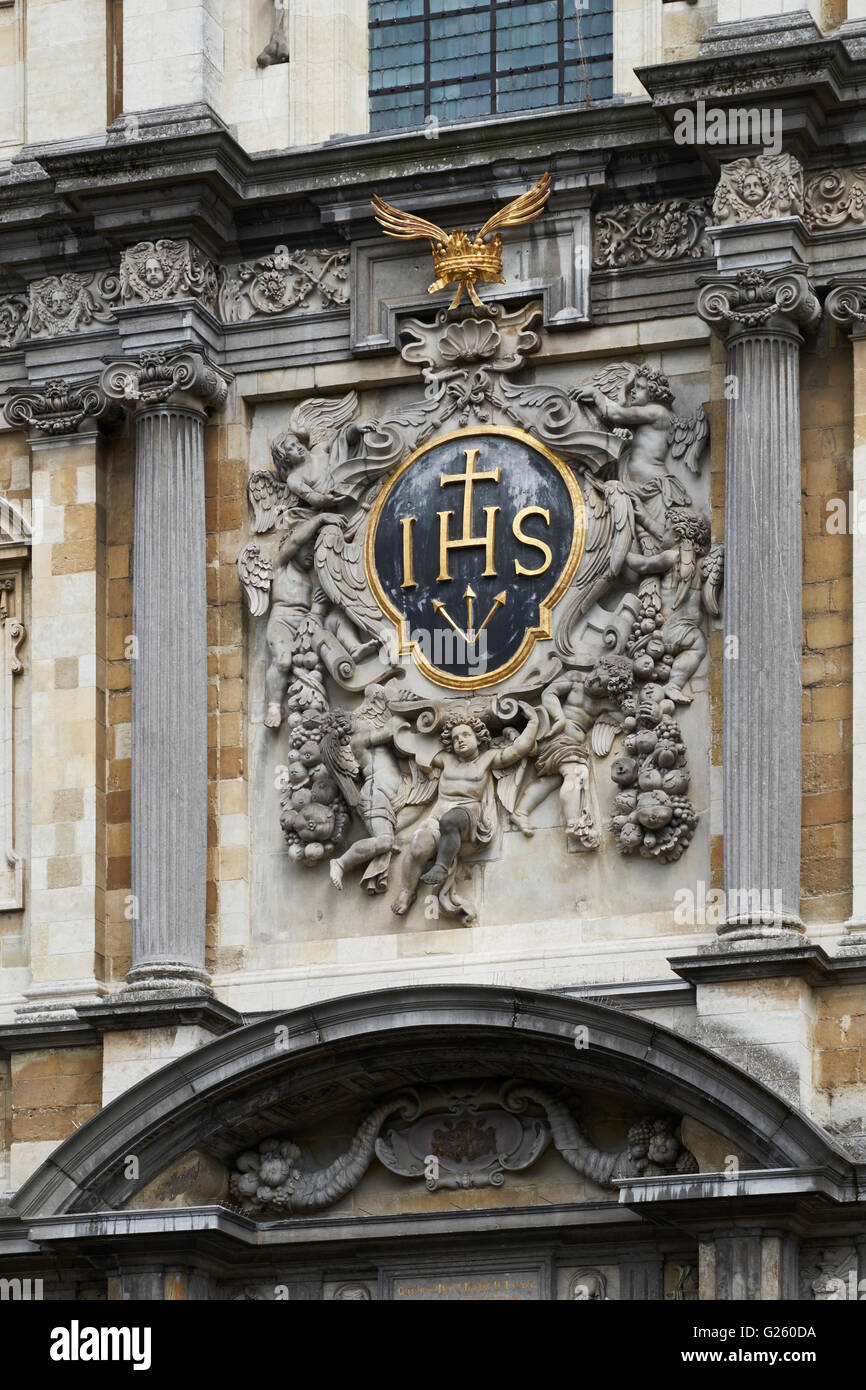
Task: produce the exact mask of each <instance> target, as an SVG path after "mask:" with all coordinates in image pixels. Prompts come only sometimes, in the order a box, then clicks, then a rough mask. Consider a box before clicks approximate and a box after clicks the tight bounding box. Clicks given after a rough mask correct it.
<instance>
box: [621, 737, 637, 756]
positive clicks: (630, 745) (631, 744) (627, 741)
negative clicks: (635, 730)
mask: <svg viewBox="0 0 866 1390" xmlns="http://www.w3.org/2000/svg"><path fill="white" fill-rule="evenodd" d="M622 746H623V748H624V749H625V751H626V752H627V753H636V752H637V743H636V741H635V736H634V734H626V736H625V738H624V739H623V741H622Z"/></svg>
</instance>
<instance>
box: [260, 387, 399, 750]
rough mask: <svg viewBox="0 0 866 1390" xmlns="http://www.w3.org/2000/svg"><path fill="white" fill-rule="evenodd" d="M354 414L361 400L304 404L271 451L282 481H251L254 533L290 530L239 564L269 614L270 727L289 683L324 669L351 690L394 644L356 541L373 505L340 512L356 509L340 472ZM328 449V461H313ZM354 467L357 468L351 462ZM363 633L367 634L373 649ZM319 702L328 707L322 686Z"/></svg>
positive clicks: (271, 476) (265, 475)
mask: <svg viewBox="0 0 866 1390" xmlns="http://www.w3.org/2000/svg"><path fill="white" fill-rule="evenodd" d="M357 405H358V400H357V396H356V395H355V394H354V392H350V394H349V395H348V396H345V397H344V398H343V399H342V400H341V401H337V402H331V401H327V400H316V399H313V400H307V401H304V402H303V403H302V404H301V405H300V406H298V407H297V409H296V410H295V411H294V413H293V415H292V419H291V427H290V430H289V431H288V432H287V433H286V434H284V435H281V436H280V437H279V438H278V439H277V440H276V441H275V442H274V445H273V447H272V454H273V458H274V463H275V467H276V472H274V473H271V472H267V471H265V470H262V471H261V472H258V473H254V474H253V475H252V477H251V478H250V481H249V484H248V489H247V492H248V496H249V501H250V506H251V509H252V512H253V518H254V522H253V529H254V530H255V531H256V532H257V533H260V534H261V533H263V532H268V531H272V530H274V529H277V528H279V529H283V530H285V534H284V536H283V539H282V540H281V542H280V544H279V547H278V548H277V551H276V554H275V555H274V557H273V558H270V557H268V556H266V555H263V554H262V550H261V548H260V546H259V545H258V543H257V542H256V541H250V542H249V543H248V544H247V545H245V546H244V548H243V550H242V551H241V552H240V554H239V555H238V560H237V566H238V575H239V577H240V581H241V584H242V585H243V588H244V592H245V593H246V596H247V600H248V602H249V607H250V612H251V614H252V615H253V617H263V616H264V615H265V614H266V613H268V610H269V609H270V614H269V617H268V628H267V642H268V652H269V658H270V659H269V665H268V672H267V678H266V685H267V699H268V711H267V716H266V718H265V723H266V725H267V726H268V727H269V728H278V727H279V725H280V723H281V722H282V718H283V713H284V708H283V707H284V703H285V698H286V692H287V690H288V688H289V683H290V680H291V679H292V677H294V678H295V679H300V680H301V681H302V682H303V681H305V680H306V681H307V682H313V683H315V682H316V681H317V680H319V684H320V678H319V677H318V676H317V675H316V672H315V668H316V667H317V666H318V664H319V663H321V664H322V665H323V666H324V667H325V669H326V670H327V671H328V672H329V673H330V674H331V675H332V676H333V677H334V679H335V680H337V681H339V682H340V683H341V684H346V683H347V682H348V681H350V680H351V679H352V677H353V676H354V672H355V663H356V662H357V661H358V660H360V659H362V658H363V657H365V656H368V655H370V654H371V653H372V652H374V651H375V650H376V649H377V647H378V646H379V645H380V643H382V642H384V641H385V640H386V637H387V632H386V623H385V620H384V619H383V616H382V613H381V610H380V609H379V608H378V607H377V605H376V603H375V602H374V600H373V596H372V594H371V593H370V591H369V587H368V585H367V578H366V574H365V571H364V563H363V550H362V544H361V542H360V541H359V540H358V539H357V536H358V532H359V530H360V528H361V525H362V523H363V521H364V518H365V517H366V514H367V510H368V508H369V505H370V503H369V500H367V501H365V502H362V503H361V505H360V506H358V507H356V510H355V512H354V514H353V515H347V514H344V513H342V512H339V511H337V510H335V509H336V507H338V506H340V505H341V504H342V503H344V502H347V501H352V500H353V493H352V492H351V491H349V490H348V489H347V490H344V489H343V485H342V483H341V479H340V464H341V463H346V461H347V459H348V443H347V442H346V431H347V426H348V422H349V420H350V419H351V417H352V416H353V415H354V414H355V411H356V410H357ZM341 441H342V443H345V444H346V447H345V448H343V447H342V444H341ZM328 442H331V450H330V452H329V453H327V454H324V455H323V454H321V453H317V452H316V451H317V449H318V446H319V445H322V444H325V443H328ZM335 452H336V453H337V454H338V458H337V459H336V460H334V459H333V455H334V453H335ZM348 466H349V467H351V468H354V463H353V464H351V465H348ZM326 508H327V509H328V510H326ZM364 633H366V634H369V638H368V640H366V641H365V640H363V638H362V636H361V634H364ZM307 668H309V672H308V674H307V675H304V674H303V672H304V670H305V669H307ZM320 694H321V701H320V703H321V702H324V693H323V690H322V689H321V686H320Z"/></svg>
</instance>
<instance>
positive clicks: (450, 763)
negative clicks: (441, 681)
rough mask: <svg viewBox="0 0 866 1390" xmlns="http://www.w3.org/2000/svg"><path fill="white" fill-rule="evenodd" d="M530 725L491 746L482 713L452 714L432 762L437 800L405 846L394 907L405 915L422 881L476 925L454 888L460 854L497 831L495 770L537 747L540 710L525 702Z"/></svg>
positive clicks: (466, 921) (448, 908) (447, 907)
mask: <svg viewBox="0 0 866 1390" xmlns="http://www.w3.org/2000/svg"><path fill="white" fill-rule="evenodd" d="M520 708H521V709H522V710H523V713H524V714H525V715H526V724H525V726H524V728H523V729H522V730H521V732H520V733H519V734H518V735H517V737H516V738H515V739H513V740H512V741H511V742H509V743H506V744H504V745H502V746H501V747H499V748H494V747H492V746H491V738H490V732H489V730H488V728H487V726H486V725H485V724H484V722H483V721H482V720H481V719H479V718H478V717H477V715H469V714H452V715H451V716H450V717H449V718H448V719H446V721H445V723H444V725H443V726H442V729H441V731H440V734H439V739H440V742H441V744H442V749H441V751H440V752H438V753H436V754H435V755H434V757H433V760H432V763H431V767H432V768H433V770H434V771H438V773H439V786H438V789H437V795H436V801H435V802H434V804H433V807H432V810H431V812H430V815H429V816H427V817H426V818H425V819H424V820H423V821H422V822H421V824H420V825H419V826H418V828H417V829H416V830H415V833H414V834H413V836H412V838H411V840H410V841H409V844H408V845H407V846H406V848H405V849H404V851H403V868H402V875H401V877H402V886H401V889H400V892H399V894H398V895H397V897H396V898H395V900H394V902H393V903H392V904H391V911H392V912H393V913H395V914H396V915H397V916H398V917H404V916H405V915H406V913H407V912H408V911H409V908H410V907H411V906H412V903H413V902H414V901H415V895H416V893H417V891H418V884H419V882H423V883H428V884H430V885H431V886H432V887H434V888H436V889H437V890H438V895H439V901H440V903H441V904H442V905H443V907H445V910H446V911H449V912H451V913H452V914H453V915H459V916H461V917H462V918H463V922H464V924H465V925H466V926H471V925H473V924H474V920H475V915H474V911H473V910H472V909H471V908H470V907H468V905H466V904H465V903H463V902H462V900H460V899H458V898H457V897H456V895H455V894H454V893H453V891H452V889H453V879H454V875H455V872H456V868H457V859H458V856H459V855H460V851H461V850H462V849H463V848H464V846H476V847H479V846H483V845H487V844H489V843H490V841H491V840H492V839H493V836H494V834H495V832H496V824H497V819H496V818H497V810H496V788H495V774H496V773H497V772H498V771H500V770H502V769H505V768H509V767H513V766H514V765H515V764H516V763H519V762H521V761H522V759H523V758H526V757H528V756H530V755H531V754H532V753H533V752H534V750H535V740H536V738H537V736H538V711H537V710H535V709H533V708H532V706H531V705H528V704H524V703H523V702H522V701H521V702H520Z"/></svg>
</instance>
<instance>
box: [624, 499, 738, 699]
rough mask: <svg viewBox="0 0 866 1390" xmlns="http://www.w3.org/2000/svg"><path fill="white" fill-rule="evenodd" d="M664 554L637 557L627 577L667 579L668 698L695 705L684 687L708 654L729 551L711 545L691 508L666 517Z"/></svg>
mask: <svg viewBox="0 0 866 1390" xmlns="http://www.w3.org/2000/svg"><path fill="white" fill-rule="evenodd" d="M666 520H667V531H666V533H665V538H664V548H663V549H662V550H660V551H659V553H658V554H657V555H643V554H638V553H632V554H631V555H629V556H628V557H627V558H626V563H625V565H624V566H623V571H622V572H623V575H624V576H625V577H627V578H635V577H638V576H641V575H653V574H659V575H666V576H668V580H669V584H670V587H669V591H668V592H669V593H670V595H671V598H670V601H669V602H665V601H664V599H663V607H664V613H665V621H664V625H663V627H662V629H661V632H660V633H659V636H660V638H661V640H662V642H663V643H664V646H665V651H666V652H667V653H668V655H669V656H671V657H673V662H672V665H671V674H670V680H669V681H668V684H667V686H666V687H665V694H666V695H667V697H668V699H670V700H673V701H674V703H675V704H679V705H688V704H691V699H692V697H691V695H688V694H686V692H685V690H684V689H683V687H684V686H685V684H686V682H687V681H689V680H691V678H692V676H693V675H694V674H695V672H696V671H697V669H698V667H699V666H700V664H701V662H702V661H703V659H704V656H705V655H706V652H707V639H706V636H705V634H704V628H703V615H704V612H707V613H709V614H710V616H711V617H718V615H719V611H720V610H719V595H720V593H721V588H722V579H723V574H724V547H723V546H721V545H711V544H710V525H709V522H708V521H707V520H706V519H705V518H704V517H702V516H699V515H698V514H697V513H696V512H693V511H691V510H690V509H689V508H687V507H671V508H670V509H669V511H668V513H667V518H666Z"/></svg>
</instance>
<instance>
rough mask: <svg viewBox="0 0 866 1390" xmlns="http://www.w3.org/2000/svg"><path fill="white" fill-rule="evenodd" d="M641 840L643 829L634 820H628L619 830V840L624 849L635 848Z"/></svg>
mask: <svg viewBox="0 0 866 1390" xmlns="http://www.w3.org/2000/svg"><path fill="white" fill-rule="evenodd" d="M642 840H643V831H642V830H641V828H640V826H639V825H635V823H634V821H629V823H628V824H627V825H624V826H623V828H622V830H621V831H620V835H619V842H620V844H621V845H622V846H623V847H624V848H625V849H636V848H637V846H638V845H639V844H640V843H641V841H642Z"/></svg>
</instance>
